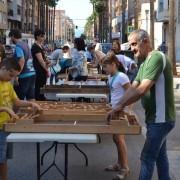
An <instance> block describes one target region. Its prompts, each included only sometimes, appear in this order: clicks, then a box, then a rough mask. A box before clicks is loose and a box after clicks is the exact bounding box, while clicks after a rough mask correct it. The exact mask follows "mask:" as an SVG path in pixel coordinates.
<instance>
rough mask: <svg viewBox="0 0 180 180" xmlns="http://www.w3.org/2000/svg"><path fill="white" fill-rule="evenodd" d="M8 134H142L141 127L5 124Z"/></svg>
mask: <svg viewBox="0 0 180 180" xmlns="http://www.w3.org/2000/svg"><path fill="white" fill-rule="evenodd" d="M4 130H5V131H6V132H31V133H37V132H39V133H83V134H86V133H87V134H97V133H98V134H136V135H137V134H140V133H141V128H140V126H132V127H129V126H117V125H116V126H113V125H91V124H89V125H80V124H78V125H71V124H64V125H58V124H30V125H26V124H23V125H22V124H20V125H14V124H5V126H4Z"/></svg>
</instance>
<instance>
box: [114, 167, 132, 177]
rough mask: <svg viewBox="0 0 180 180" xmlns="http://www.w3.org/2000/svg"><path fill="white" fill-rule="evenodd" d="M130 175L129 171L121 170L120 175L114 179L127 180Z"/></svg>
mask: <svg viewBox="0 0 180 180" xmlns="http://www.w3.org/2000/svg"><path fill="white" fill-rule="evenodd" d="M129 175H130V171H129V169H121V170H120V171H119V173H118V174H117V175H116V176H115V177H114V178H113V180H121V179H125V178H127V177H128V176H129Z"/></svg>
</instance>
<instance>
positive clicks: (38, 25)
mask: <svg viewBox="0 0 180 180" xmlns="http://www.w3.org/2000/svg"><path fill="white" fill-rule="evenodd" d="M37 2H38V24H37V27H38V28H40V11H41V10H40V6H41V5H40V0H38V1H37Z"/></svg>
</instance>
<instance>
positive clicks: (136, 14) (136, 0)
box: [134, 0, 139, 29]
mask: <svg viewBox="0 0 180 180" xmlns="http://www.w3.org/2000/svg"><path fill="white" fill-rule="evenodd" d="M138 19H139V0H134V28H135V29H138V27H139V26H138Z"/></svg>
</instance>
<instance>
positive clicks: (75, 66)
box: [69, 38, 88, 81]
mask: <svg viewBox="0 0 180 180" xmlns="http://www.w3.org/2000/svg"><path fill="white" fill-rule="evenodd" d="M69 74H70V77H69V78H70V80H72V79H73V80H75V81H81V80H83V81H86V79H87V76H88V69H87V59H86V55H85V42H84V39H82V38H76V39H75V40H74V49H73V50H72V67H71V68H69Z"/></svg>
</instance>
